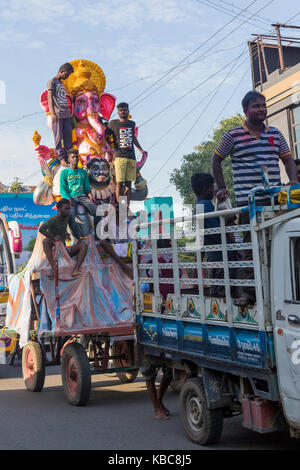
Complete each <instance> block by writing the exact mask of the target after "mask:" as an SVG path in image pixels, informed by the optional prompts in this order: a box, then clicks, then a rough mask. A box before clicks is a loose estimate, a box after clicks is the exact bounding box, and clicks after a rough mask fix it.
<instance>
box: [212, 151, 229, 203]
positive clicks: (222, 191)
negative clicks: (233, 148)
mask: <svg viewBox="0 0 300 470" xmlns="http://www.w3.org/2000/svg"><path fill="white" fill-rule="evenodd" d="M211 167H212V171H213V175H214V178H215V181H216V183H217V186H218V191H217V197H218V199H219V201H224V199H226V198H227V197H228V196H229V191H227V189H226V184H225V181H224V175H223V169H222V159H221V157H219V155H218V154H217V153H214V154H213V156H212V161H211Z"/></svg>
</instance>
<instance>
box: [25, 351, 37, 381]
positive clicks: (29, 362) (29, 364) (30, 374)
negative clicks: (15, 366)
mask: <svg viewBox="0 0 300 470" xmlns="http://www.w3.org/2000/svg"><path fill="white" fill-rule="evenodd" d="M34 375H35V370H34V355H33V353H32V351H31V349H27V350H26V352H25V378H26V380H27V381H28V382H29V383H32V382H33V380H34Z"/></svg>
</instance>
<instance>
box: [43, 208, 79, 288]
mask: <svg viewBox="0 0 300 470" xmlns="http://www.w3.org/2000/svg"><path fill="white" fill-rule="evenodd" d="M56 207H57V210H58V214H57V215H55V216H54V217H51V218H50V219H48V220H47V221H46V222H44V223H43V224H42V225H41V227H40V228H39V231H40V232H41V234H42V235H44V236H45V239H44V240H43V249H44V253H45V255H46V257H47V259H48V261H49V263H50V266H51V272H50V274H49V276H48V277H49V278H50V279H53V277H54V258H53V253H52V251H53V248H55V244H56V242H58V241H62V242H63V243H65V241H66V240H67V239H68V237H69V235H68V233H67V225H68V220H69V215H70V209H71V205H70V201H68V200H67V199H61V200H60V201H58V203H57V205H56ZM86 251H87V245H86V244H85V243H83V242H82V241H81V240H78V241H77V243H76V244H75V245H73V246H71V247H70V248H69V249H68V253H69V255H70V256H71V257H73V256H76V264H75V267H74V269H73V271H72V277H76V276H80V274H81V272H80V269H79V268H80V266H81V265H82V262H83V260H84V258H85V255H86Z"/></svg>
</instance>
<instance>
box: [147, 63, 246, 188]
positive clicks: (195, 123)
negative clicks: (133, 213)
mask: <svg viewBox="0 0 300 470" xmlns="http://www.w3.org/2000/svg"><path fill="white" fill-rule="evenodd" d="M242 55H243V54H240V56H239V57H237V58H236V59H235V61H234V63H233V65H232V67H231V68H230V69H229V71H228V73H227V75H226V76H225V77H224V78H223V80H222V81H221V82H220V83H219V85H218V87H217V89H216V90H215V92H214V94H213V96H212V97H211V99H210V100H209V102H208V103H207V104H206V106H205V107H204V109H202V110H201V112H200V114H199V115H198V116H197V118H196V120H195V121H194V123H193V125H192V126H191V127H190V129H189V130H188V132H187V133H186V134H185V135H184V137H183V139H181V141H180V142H179V144H178V145H177V147H176V148H175V150H173V152H172V153H171V154H170V155H169V157H168V158H167V160H166V161H165V162H164V163H163V164H162V166H161V167H160V168H159V169H158V171H157V172H156V173H155V175H154V176H153V177H152V178H151V180H150V181H149V184H150V183H151V182H152V181H153V180H154V179H155V178H156V176H157V175H158V174H159V173H160V172H161V170H162V169H163V168H164V167H165V166H166V164H167V163H168V161H169V160H170V159H171V158H172V157H173V155H174V154H175V153H176V152H177V150H178V149H179V147H180V146H181V145H182V144H183V142H184V141H185V140H186V138H187V137H188V136H189V135H190V133H191V132H192V130H193V129H194V127H195V126H196V125H197V124H198V122H199V120H200V118H201V117H202V115H203V113H204V112H205V111H206V109H207V108H208V106H209V105H210V104H211V102H212V101H213V99H214V98H215V96H216V94H217V93H218V91H219V90H220V88H221V86H222V85H223V84H224V83H225V81H226V80H227V79H228V77H229V76H230V74H231V73H232V71H233V69H234V67H235V65H236V64H237V62H238V60H239V59H240V57H241V56H242Z"/></svg>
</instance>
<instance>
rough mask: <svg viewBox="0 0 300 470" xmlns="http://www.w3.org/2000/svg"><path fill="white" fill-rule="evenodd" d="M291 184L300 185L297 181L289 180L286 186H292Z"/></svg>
mask: <svg viewBox="0 0 300 470" xmlns="http://www.w3.org/2000/svg"><path fill="white" fill-rule="evenodd" d="M293 184H300V183H299V181H298V180H291V181H289V182H288V183H287V186H292V185H293Z"/></svg>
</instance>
